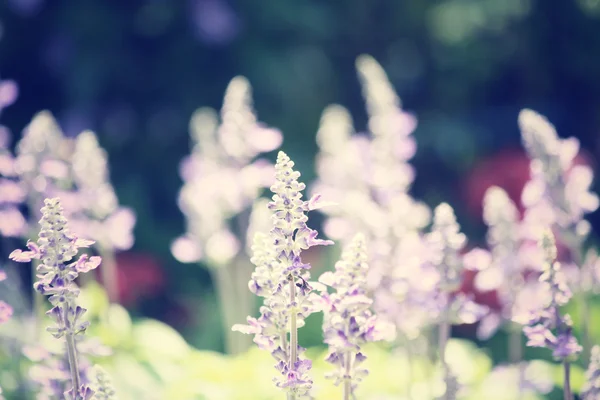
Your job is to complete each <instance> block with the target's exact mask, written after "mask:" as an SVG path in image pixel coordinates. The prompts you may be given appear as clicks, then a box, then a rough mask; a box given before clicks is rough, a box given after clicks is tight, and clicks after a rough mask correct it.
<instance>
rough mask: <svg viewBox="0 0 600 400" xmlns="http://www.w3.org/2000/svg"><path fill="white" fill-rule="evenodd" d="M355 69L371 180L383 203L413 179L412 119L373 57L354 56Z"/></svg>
mask: <svg viewBox="0 0 600 400" xmlns="http://www.w3.org/2000/svg"><path fill="white" fill-rule="evenodd" d="M356 69H357V71H358V76H359V78H360V81H361V84H362V89H363V95H364V97H365V99H366V102H367V111H368V113H369V131H370V132H371V133H372V134H373V142H372V147H371V151H372V155H371V159H372V162H373V171H372V172H373V175H372V177H371V178H372V179H373V181H372V182H373V184H374V186H375V187H376V188H378V189H379V190H378V192H379V193H378V197H379V200H380V201H382V202H384V203H385V202H386V201H387V200H388V199H390V198H391V197H393V196H394V195H395V194H396V193H405V192H406V191H407V190H408V189H409V187H410V185H411V184H412V182H413V180H414V176H415V173H414V170H413V168H412V166H411V165H410V164H408V160H410V159H411V158H412V157H413V156H414V154H415V152H416V148H417V146H416V142H415V139H414V137H413V136H411V133H412V132H413V130H414V129H415V127H416V119H415V117H414V116H412V115H410V114H408V113H406V112H404V111H403V110H402V108H401V102H400V98H399V97H398V95H397V94H396V92H395V91H394V88H393V87H392V85H391V84H390V82H389V80H388V77H387V75H386V73H385V71H384V70H383V68H382V67H381V65H379V63H377V61H375V59H374V58H373V57H371V56H368V55H361V56H360V57H358V59H357V60H356ZM390 166H394V167H395V170H394V173H391V171H390V170H389V169H388V168H389V167H390Z"/></svg>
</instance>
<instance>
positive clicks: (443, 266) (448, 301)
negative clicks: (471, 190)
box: [426, 203, 488, 382]
mask: <svg viewBox="0 0 600 400" xmlns="http://www.w3.org/2000/svg"><path fill="white" fill-rule="evenodd" d="M433 214H434V216H433V226H432V228H431V232H430V233H428V234H427V236H426V241H427V244H428V249H429V254H428V260H427V262H426V266H427V267H429V268H433V269H434V270H435V271H436V272H437V275H438V282H437V285H436V289H435V290H434V292H433V293H431V297H432V300H433V301H435V302H436V303H437V304H436V306H437V309H438V312H437V316H436V318H435V320H436V321H438V323H439V331H438V351H439V357H440V361H441V363H442V367H443V368H444V381H445V382H449V379H451V378H450V377H451V371H450V369H449V367H448V363H447V362H446V354H445V353H446V344H447V342H448V339H449V338H450V328H451V325H452V324H453V323H474V322H476V321H478V320H479V319H481V317H483V315H485V314H486V313H487V311H488V310H487V308H486V307H484V306H481V305H478V304H476V303H474V302H473V301H472V300H471V299H469V298H467V297H466V296H465V295H463V294H456V293H455V292H456V291H457V290H458V289H459V287H460V285H461V283H462V274H463V270H464V268H465V265H464V261H463V256H462V255H461V251H462V249H463V248H464V246H465V244H466V240H467V239H466V237H465V235H464V234H463V233H461V232H460V226H459V225H458V223H457V221H456V217H455V215H454V210H453V209H452V207H450V205H448V204H447V203H442V204H440V205H438V206H437V207H436V208H435V210H434V213H433Z"/></svg>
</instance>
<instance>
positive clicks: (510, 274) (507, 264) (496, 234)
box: [468, 186, 525, 363]
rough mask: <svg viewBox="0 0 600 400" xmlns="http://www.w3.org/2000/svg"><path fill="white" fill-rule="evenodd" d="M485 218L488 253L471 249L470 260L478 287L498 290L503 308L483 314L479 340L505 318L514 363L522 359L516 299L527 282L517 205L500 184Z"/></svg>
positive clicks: (490, 193) (486, 204) (489, 196)
mask: <svg viewBox="0 0 600 400" xmlns="http://www.w3.org/2000/svg"><path fill="white" fill-rule="evenodd" d="M483 219H484V221H485V223H486V225H487V226H488V232H487V243H488V246H489V252H488V251H485V250H482V249H475V250H472V251H471V252H470V253H469V255H471V256H476V257H468V259H469V261H468V262H471V263H474V262H478V263H479V265H476V266H475V267H476V268H477V269H480V271H479V273H478V274H477V276H476V278H475V286H476V287H477V289H478V290H480V291H482V292H486V291H490V290H495V291H496V293H497V295H498V301H499V303H500V306H501V309H500V311H499V312H498V313H493V312H490V313H489V314H488V315H486V316H485V317H484V319H483V320H482V322H481V324H480V325H479V329H478V336H479V338H480V339H484V340H485V339H487V338H489V337H491V336H492V335H493V334H494V333H495V332H496V330H497V328H498V327H499V326H500V325H501V324H503V323H504V322H505V321H509V322H511V326H510V327H509V328H508V331H509V341H508V347H509V348H508V355H509V359H510V361H511V362H514V363H516V362H519V361H521V359H522V347H523V346H522V343H521V342H522V339H521V335H522V332H521V328H520V327H519V326H518V325H517V324H515V323H512V313H513V306H514V303H515V299H516V298H517V295H518V293H519V292H520V290H521V288H522V287H523V285H524V284H525V279H524V265H523V263H522V262H521V259H520V257H519V252H520V251H521V245H522V238H521V226H520V223H519V211H518V210H517V206H516V205H515V203H513V201H512V200H511V199H510V198H509V196H508V194H507V193H506V192H505V191H504V189H501V188H499V187H497V186H492V187H490V188H489V189H488V190H487V191H486V193H485V196H484V199H483Z"/></svg>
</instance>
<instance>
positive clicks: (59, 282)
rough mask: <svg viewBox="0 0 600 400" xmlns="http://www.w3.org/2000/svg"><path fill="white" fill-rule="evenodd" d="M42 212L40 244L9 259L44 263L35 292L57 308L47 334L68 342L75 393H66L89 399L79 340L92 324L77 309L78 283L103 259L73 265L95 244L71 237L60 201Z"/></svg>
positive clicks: (83, 259)
mask: <svg viewBox="0 0 600 400" xmlns="http://www.w3.org/2000/svg"><path fill="white" fill-rule="evenodd" d="M41 212H42V219H41V220H40V225H41V229H40V233H39V239H38V241H37V244H36V243H34V242H31V241H29V242H28V243H27V247H28V249H29V250H28V251H22V250H15V251H13V252H12V253H11V254H10V256H9V257H10V258H11V259H12V260H14V261H17V262H30V261H31V260H33V259H38V260H40V261H41V263H40V264H39V265H38V267H37V272H38V275H37V277H38V278H39V280H38V281H36V282H35V284H34V288H35V289H36V290H37V291H38V292H40V293H41V294H43V295H47V296H50V297H49V300H50V303H51V304H52V306H53V308H52V309H51V310H50V311H48V312H47V313H46V314H47V315H48V316H50V318H51V319H52V320H53V323H54V324H53V325H51V326H50V327H48V328H47V331H48V332H50V333H51V334H52V335H53V336H54V337H55V338H57V339H60V338H63V337H64V338H65V342H66V349H67V357H68V360H69V365H70V377H71V386H70V387H71V390H70V391H67V392H65V395H66V397H67V398H69V399H70V398H72V399H74V400H79V399H88V398H91V395H92V394H93V391H91V390H90V389H89V387H87V386H86V385H83V384H82V383H81V376H80V371H79V369H78V368H77V360H78V354H77V348H76V345H75V338H76V336H77V335H81V334H83V333H84V332H85V330H86V329H87V327H88V325H89V322H88V321H84V320H83V315H84V314H85V312H86V309H85V308H82V307H80V306H79V305H77V297H78V296H79V288H78V287H77V285H76V284H75V279H76V278H77V277H78V275H79V274H80V273H84V272H88V271H90V270H92V269H94V268H96V267H98V265H99V264H100V257H88V256H87V255H86V254H84V255H82V256H81V257H79V259H77V260H76V261H72V260H73V258H74V257H75V256H76V255H77V252H78V250H79V248H82V247H88V246H90V245H91V244H93V243H94V242H93V241H90V240H85V239H78V238H76V237H74V236H73V235H71V233H70V232H69V229H68V227H67V220H66V219H65V217H64V214H63V209H62V206H61V204H60V200H59V199H58V198H53V199H45V200H44V207H42V210H41ZM69 393H70V394H69Z"/></svg>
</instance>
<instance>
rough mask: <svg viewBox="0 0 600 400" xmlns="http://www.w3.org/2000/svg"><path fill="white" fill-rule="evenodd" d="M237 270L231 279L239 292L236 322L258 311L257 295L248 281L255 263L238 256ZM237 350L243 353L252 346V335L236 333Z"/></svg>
mask: <svg viewBox="0 0 600 400" xmlns="http://www.w3.org/2000/svg"><path fill="white" fill-rule="evenodd" d="M234 267H235V271H233V273H232V276H231V279H233V280H234V282H233V284H234V286H235V289H234V290H235V291H236V293H237V305H236V307H234V310H235V312H236V315H235V320H234V321H233V322H234V323H238V322H243V321H245V320H246V317H247V316H248V315H254V314H255V312H256V311H257V307H256V296H253V295H252V292H250V291H249V290H248V281H249V280H250V278H251V276H252V271H253V270H254V268H253V265H252V264H251V263H249V262H248V261H247V258H245V257H238V258H236V260H235V264H234ZM235 337H236V346H235V349H236V352H237V353H243V352H245V351H246V350H248V349H249V348H250V347H251V346H252V337H251V336H250V335H236V336H235Z"/></svg>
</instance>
